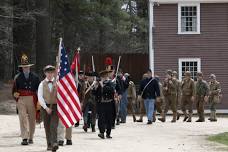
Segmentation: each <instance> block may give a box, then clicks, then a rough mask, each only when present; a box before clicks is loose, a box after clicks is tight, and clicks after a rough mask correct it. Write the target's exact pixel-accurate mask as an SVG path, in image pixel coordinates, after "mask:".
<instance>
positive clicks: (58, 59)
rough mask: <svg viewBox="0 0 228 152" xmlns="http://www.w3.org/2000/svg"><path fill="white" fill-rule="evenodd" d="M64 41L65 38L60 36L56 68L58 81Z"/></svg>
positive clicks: (57, 79)
mask: <svg viewBox="0 0 228 152" xmlns="http://www.w3.org/2000/svg"><path fill="white" fill-rule="evenodd" d="M62 41H63V38H61V37H60V38H59V51H58V55H57V57H56V69H57V72H56V82H57V83H58V81H59V75H58V73H59V66H60V57H61V47H62Z"/></svg>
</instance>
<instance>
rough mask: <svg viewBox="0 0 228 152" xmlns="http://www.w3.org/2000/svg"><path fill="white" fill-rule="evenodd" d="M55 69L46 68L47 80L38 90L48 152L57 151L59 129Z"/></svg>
mask: <svg viewBox="0 0 228 152" xmlns="http://www.w3.org/2000/svg"><path fill="white" fill-rule="evenodd" d="M55 72H56V71H55V67H54V66H52V65H47V66H46V67H45V68H44V74H45V76H46V78H45V79H44V80H43V81H42V82H41V83H40V85H39V88H38V100H39V103H40V105H41V107H42V108H41V113H42V116H43V122H44V128H45V133H46V140H47V150H51V151H56V150H57V149H58V143H57V127H58V122H59V118H58V115H57V102H56V99H57V89H56V81H55V78H54V76H55Z"/></svg>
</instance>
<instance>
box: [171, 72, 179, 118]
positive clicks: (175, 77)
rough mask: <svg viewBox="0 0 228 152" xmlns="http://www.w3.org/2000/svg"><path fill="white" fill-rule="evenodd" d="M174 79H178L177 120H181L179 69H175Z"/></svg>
mask: <svg viewBox="0 0 228 152" xmlns="http://www.w3.org/2000/svg"><path fill="white" fill-rule="evenodd" d="M173 79H175V80H176V81H177V101H176V103H177V120H179V118H180V115H181V112H180V110H181V81H180V80H178V75H177V71H173Z"/></svg>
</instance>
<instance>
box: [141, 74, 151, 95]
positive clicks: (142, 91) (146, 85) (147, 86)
mask: <svg viewBox="0 0 228 152" xmlns="http://www.w3.org/2000/svg"><path fill="white" fill-rule="evenodd" d="M153 80H154V78H152V79H151V80H150V81H149V82H148V83H147V84H146V85H145V87H144V88H143V91H142V93H141V96H142V95H143V93H144V91H145V90H146V88H147V87H148V86H149V84H150V83H151V82H152V81H153Z"/></svg>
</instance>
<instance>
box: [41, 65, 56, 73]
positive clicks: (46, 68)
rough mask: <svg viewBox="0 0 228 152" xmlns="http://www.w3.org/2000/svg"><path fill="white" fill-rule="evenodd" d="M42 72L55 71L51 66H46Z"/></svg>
mask: <svg viewBox="0 0 228 152" xmlns="http://www.w3.org/2000/svg"><path fill="white" fill-rule="evenodd" d="M43 70H44V72H52V71H55V67H54V66H53V65H47V66H45V67H44V69H43Z"/></svg>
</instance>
